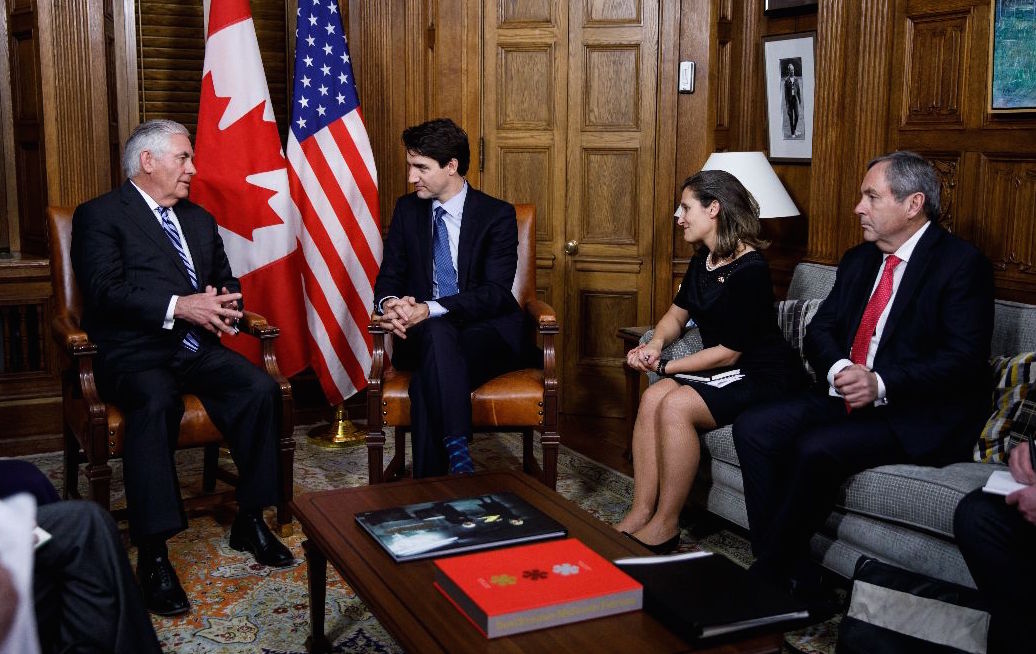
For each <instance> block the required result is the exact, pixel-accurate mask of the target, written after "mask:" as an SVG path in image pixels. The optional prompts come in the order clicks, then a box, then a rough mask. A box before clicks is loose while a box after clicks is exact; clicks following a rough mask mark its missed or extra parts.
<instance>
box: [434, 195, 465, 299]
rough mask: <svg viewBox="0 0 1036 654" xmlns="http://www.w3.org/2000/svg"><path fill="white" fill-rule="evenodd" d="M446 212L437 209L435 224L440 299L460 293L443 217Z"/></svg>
mask: <svg viewBox="0 0 1036 654" xmlns="http://www.w3.org/2000/svg"><path fill="white" fill-rule="evenodd" d="M445 213H446V210H445V209H443V208H442V207H436V208H435V212H434V214H435V224H434V234H433V240H434V243H433V244H432V256H433V258H434V261H435V283H436V285H438V287H439V297H449V296H451V295H456V294H457V293H458V292H459V289H458V288H457V271H456V270H455V269H454V267H453V257H451V256H450V236H449V234H447V233H446V221H445V220H444V219H443V215H444V214H445Z"/></svg>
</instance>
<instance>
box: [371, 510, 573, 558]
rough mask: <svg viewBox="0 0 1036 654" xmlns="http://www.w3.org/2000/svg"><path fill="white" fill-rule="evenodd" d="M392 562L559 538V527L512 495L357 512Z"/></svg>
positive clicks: (560, 536)
mask: <svg viewBox="0 0 1036 654" xmlns="http://www.w3.org/2000/svg"><path fill="white" fill-rule="evenodd" d="M356 522H358V523H359V524H360V526H361V527H363V528H364V529H366V530H367V532H368V533H369V534H370V535H371V536H373V537H374V540H376V541H378V543H379V544H380V545H381V546H382V547H384V548H385V551H387V552H388V553H389V554H390V555H391V556H392V558H393V559H394V560H396V561H411V560H415V559H424V558H428V557H432V556H443V555H445V554H456V553H459V552H473V551H476V550H481V549H486V548H490V547H502V546H504V545H514V544H517V543H527V542H533V541H539V540H545V539H549V538H563V537H564V536H566V535H567V534H568V531H567V530H566V529H565V527H563V526H562V525H561V523H559V522H557V521H556V520H554V519H552V518H550V517H548V516H547V515H546V514H544V513H543V512H542V511H540V510H538V509H536V508H535V507H533V506H532V505H531V504H529V503H528V502H526V501H525V500H523V499H522V498H520V497H518V496H517V495H515V494H514V493H489V494H486V495H478V496H475V497H464V498H460V499H452V500H443V501H441V502H421V503H418V504H408V505H406V506H399V507H395V508H391V509H381V510H378V511H366V512H364V513H357V514H356Z"/></svg>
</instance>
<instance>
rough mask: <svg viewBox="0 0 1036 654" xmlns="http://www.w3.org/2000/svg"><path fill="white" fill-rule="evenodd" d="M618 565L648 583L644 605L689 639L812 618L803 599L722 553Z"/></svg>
mask: <svg viewBox="0 0 1036 654" xmlns="http://www.w3.org/2000/svg"><path fill="white" fill-rule="evenodd" d="M615 565H617V566H618V567H619V568H620V569H622V570H623V571H624V572H627V573H629V575H630V576H631V577H633V578H634V579H636V580H637V581H639V582H640V583H642V584H644V609H645V610H646V611H647V612H648V613H650V614H651V615H652V616H653V617H654V618H655V619H657V620H658V621H659V622H661V623H662V624H664V625H665V626H666V627H668V628H669V630H670V631H672V632H674V633H676V634H678V635H680V636H681V637H682V638H684V639H685V640H688V641H692V642H696V641H700V640H704V639H720V638H722V637H723V636H726V635H728V634H733V633H738V634H742V635H743V634H744V632H747V631H748V630H762V629H763V628H764V627H768V628H779V627H777V625H782V626H783V627H785V628H787V627H789V626H790V625H791V624H792V623H794V622H796V621H798V620H803V619H805V618H808V617H809V613H808V611H807V610H806V607H805V605H803V604H802V603H801V602H799V601H797V600H795V599H794V598H792V597H791V596H790V595H788V594H786V593H783V592H781V591H779V590H778V589H776V588H774V587H772V586H770V585H768V584H766V583H765V582H762V581H760V580H758V579H756V578H755V577H753V576H751V575H750V574H748V571H747V570H745V569H744V568H742V567H741V566H739V565H738V564H736V563H734V562H733V561H731V560H730V559H728V558H726V557H725V556H722V555H720V554H712V553H711V552H688V553H686V554H676V555H673V556H644V557H635V558H629V559H619V560H617V561H615Z"/></svg>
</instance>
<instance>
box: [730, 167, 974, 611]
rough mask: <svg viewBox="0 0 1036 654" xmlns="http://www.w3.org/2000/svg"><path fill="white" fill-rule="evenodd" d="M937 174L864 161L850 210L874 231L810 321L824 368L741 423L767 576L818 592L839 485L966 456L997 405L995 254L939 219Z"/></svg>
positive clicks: (841, 268)
mask: <svg viewBox="0 0 1036 654" xmlns="http://www.w3.org/2000/svg"><path fill="white" fill-rule="evenodd" d="M939 190H940V187H939V178H938V176H937V174H936V172H935V170H934V168H933V167H932V166H931V164H930V163H928V162H927V161H926V160H925V159H923V158H922V157H920V156H919V155H917V154H914V153H912V152H894V153H892V154H889V155H886V156H883V157H879V158H877V159H875V160H874V161H872V162H870V164H869V165H868V171H867V174H866V176H865V177H864V180H863V183H862V185H861V188H860V194H861V199H860V202H859V204H857V205H856V209H855V212H856V214H857V215H858V216H859V218H860V225H861V227H862V228H863V237H864V240H865V241H866V242H865V243H863V244H861V245H858V246H856V247H854V248H852V249H850V250H849V251H848V252H846V254H845V256H844V257H842V261H841V263H839V265H838V272H837V277H836V279H835V284H834V287H833V288H832V289H831V293H830V294H829V295H828V296H827V299H825V300H824V302H823V304H822V305H821V307H820V309H819V310H818V311H817V314H816V316H815V317H814V318H813V320H812V322H810V324H809V327H808V328H807V332H806V343H805V349H806V355H807V357H808V358H809V361H810V363H811V364H812V366H813V369H814V370H816V371H817V374H818V376H821V379H820V380H818V384H817V386H816V387H815V388H814V389H812V390H810V391H808V392H806V393H804V394H802V395H801V396H799V397H797V398H795V399H793V400H791V401H785V402H779V403H774V404H769V405H764V406H761V407H758V408H755V409H752V410H749V411H747V412H745V413H744V414H742V416H741V417H740V418H739V419H738V420H737V421H736V422H735V423H734V444H735V447H736V448H737V453H738V457H739V460H740V462H741V470H742V474H743V478H744V483H745V502H746V505H747V507H746V508H747V510H748V521H749V525H750V527H751V540H752V549H753V551H754V553H755V555H756V557H757V561H756V563H755V565H754V566H753V569H754V571H755V572H757V573H759V574H760V575H761V576H763V577H766V578H769V579H771V580H774V581H777V582H778V583H780V584H782V585H785V586H790V589H791V590H792V591H793V592H795V593H796V594H798V595H800V596H801V597H802V598H803V599H806V600H811V599H817V598H818V597H820V595H819V590H820V586H819V581H820V578H819V572H818V570H817V569H816V568H815V566H813V565H812V564H811V563H810V562H809V558H808V548H809V540H810V537H811V536H812V534H813V533H814V532H815V531H816V530H817V529H818V528H819V527H820V526H821V525H822V524H823V522H824V519H825V518H826V516H827V515H828V513H829V512H830V511H831V509H832V507H833V505H834V503H835V499H836V496H837V493H838V489H839V488H840V486H841V485H842V483H843V482H844V481H845V480H846V479H847V478H848V477H849V476H851V475H853V474H855V473H857V472H860V471H861V470H864V469H866V468H872V467H875V466H879V465H885V464H891V463H918V464H925V465H943V464H946V463H949V462H952V461H963V460H965V459H967V458H968V457H969V455H970V452H971V448H972V446H973V445H974V442H975V438H976V435H977V434H978V433H979V431H980V429H981V426H982V424H983V423H984V421H985V420H986V418H987V417H988V414H989V409H990V406H989V393H988V388H987V387H988V384H987V377H988V359H989V342H990V338H991V336H992V330H993V281H992V268H991V266H990V264H989V261H988V260H987V259H986V258H985V257H984V256H983V255H982V254H981V253H980V252H979V251H978V250H977V249H976V248H975V247H973V246H972V245H970V244H968V243H966V242H964V241H962V240H961V239H959V238H957V237H955V236H953V235H952V234H950V233H949V232H947V231H946V230H945V229H943V228H942V227H940V226H939V225H938V217H939Z"/></svg>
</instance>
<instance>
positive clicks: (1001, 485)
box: [982, 470, 1027, 495]
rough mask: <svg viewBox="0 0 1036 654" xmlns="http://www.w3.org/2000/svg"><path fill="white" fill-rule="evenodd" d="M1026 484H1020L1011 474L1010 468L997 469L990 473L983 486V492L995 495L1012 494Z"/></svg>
mask: <svg viewBox="0 0 1036 654" xmlns="http://www.w3.org/2000/svg"><path fill="white" fill-rule="evenodd" d="M1026 486H1027V485H1026V484H1019V483H1018V482H1016V481H1015V480H1014V477H1012V476H1011V473H1010V471H1008V470H996V471H994V472H993V474H991V475H989V479H988V480H986V485H985V486H983V487H982V490H983V492H986V493H992V494H993V495H1010V494H1011V493H1013V492H1015V491H1016V490H1021V489H1023V488H1025V487H1026Z"/></svg>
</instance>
